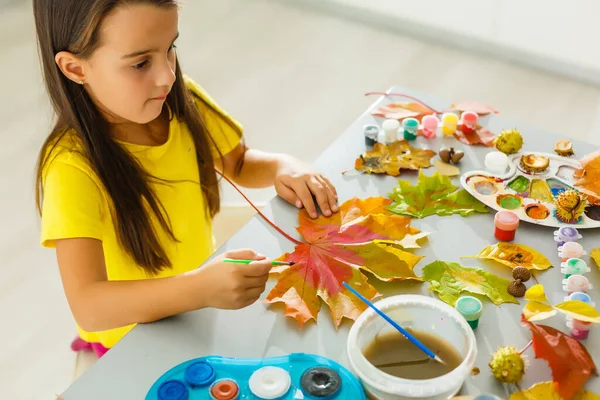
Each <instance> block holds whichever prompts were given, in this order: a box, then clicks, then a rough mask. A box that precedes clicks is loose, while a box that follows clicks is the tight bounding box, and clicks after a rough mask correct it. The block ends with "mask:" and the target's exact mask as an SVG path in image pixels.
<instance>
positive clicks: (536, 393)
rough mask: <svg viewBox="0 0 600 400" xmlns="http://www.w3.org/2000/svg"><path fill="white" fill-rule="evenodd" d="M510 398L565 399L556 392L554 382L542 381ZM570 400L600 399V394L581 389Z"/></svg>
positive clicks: (522, 399) (535, 399)
mask: <svg viewBox="0 0 600 400" xmlns="http://www.w3.org/2000/svg"><path fill="white" fill-rule="evenodd" d="M509 400H563V398H562V397H560V396H559V395H558V393H556V391H555V390H554V385H553V383H552V382H542V383H536V384H535V385H533V386H532V387H530V388H529V389H527V390H520V391H518V392H515V393H513V394H512V395H511V396H510V399H509ZM570 400H600V396H598V395H597V394H595V393H592V392H588V391H587V390H584V389H581V390H580V391H579V392H577V394H576V395H575V396H573V397H572V398H571V399H570Z"/></svg>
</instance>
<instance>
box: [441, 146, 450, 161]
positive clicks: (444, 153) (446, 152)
mask: <svg viewBox="0 0 600 400" xmlns="http://www.w3.org/2000/svg"><path fill="white" fill-rule="evenodd" d="M440 158H441V159H442V161H443V162H445V163H446V164H448V163H449V162H450V158H451V156H450V149H449V148H447V147H442V148H441V149H440Z"/></svg>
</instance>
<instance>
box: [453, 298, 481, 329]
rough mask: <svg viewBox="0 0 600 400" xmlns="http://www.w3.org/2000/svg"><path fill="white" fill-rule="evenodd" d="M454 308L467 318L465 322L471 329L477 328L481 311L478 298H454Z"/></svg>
mask: <svg viewBox="0 0 600 400" xmlns="http://www.w3.org/2000/svg"><path fill="white" fill-rule="evenodd" d="M454 308H456V310H457V311H458V312H459V313H460V315H462V316H463V317H464V318H465V319H466V320H467V323H468V324H469V326H470V327H471V328H472V329H473V330H475V329H477V326H479V317H481V313H482V311H483V304H481V301H479V299H478V298H476V297H473V296H462V297H460V298H459V299H458V300H456V304H455V306H454Z"/></svg>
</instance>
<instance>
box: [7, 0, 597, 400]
mask: <svg viewBox="0 0 600 400" xmlns="http://www.w3.org/2000/svg"><path fill="white" fill-rule="evenodd" d="M291 4H293V2H290V1H288V2H285V4H283V3H282V2H280V1H279V2H278V1H275V0H271V1H270V0H219V1H210V0H194V1H187V2H186V4H185V5H184V7H183V11H182V13H183V14H182V20H181V39H180V41H179V54H180V58H181V59H182V63H183V66H184V70H185V71H186V73H187V74H189V75H191V76H192V77H193V78H195V79H196V80H198V81H199V82H200V83H201V84H202V85H204V86H205V87H206V88H207V89H208V90H209V92H210V93H211V94H212V95H213V96H214V97H215V98H216V99H217V100H218V101H219V102H220V103H221V104H222V105H223V106H225V107H226V108H227V109H228V110H229V111H230V112H231V113H232V114H234V115H236V116H237V117H238V118H239V119H240V120H241V121H242V122H243V123H244V125H245V127H246V132H247V133H246V135H247V140H248V142H249V143H250V144H251V145H252V146H255V147H258V148H261V149H265V150H272V151H278V152H288V153H293V154H295V155H297V156H298V157H301V158H303V159H306V160H312V159H314V158H315V157H316V156H317V155H318V154H319V153H320V152H321V151H322V150H323V148H324V147H326V146H327V145H328V144H329V143H330V142H331V141H332V140H333V139H334V138H335V137H336V136H337V135H339V134H340V133H341V132H342V131H343V130H344V128H345V127H346V126H347V125H348V124H349V123H350V122H351V121H352V120H353V119H354V118H356V117H357V115H358V114H359V113H361V112H362V111H363V110H364V109H365V108H366V107H367V106H368V105H369V104H370V103H371V101H372V100H373V99H371V98H365V97H364V96H363V94H364V93H365V92H367V91H373V90H385V89H386V88H388V87H389V86H391V85H392V84H399V85H403V86H406V87H411V88H414V89H418V90H423V91H427V92H430V93H432V94H436V95H437V96H438V97H440V98H444V99H447V100H448V101H449V102H452V101H459V100H472V101H480V102H484V103H487V104H490V105H492V106H494V107H495V108H497V109H499V110H501V111H502V112H503V114H504V115H506V116H509V117H511V118H514V119H517V120H521V121H523V122H527V123H529V124H533V125H537V126H540V127H542V128H545V129H547V130H552V131H556V132H559V133H562V135H563V136H565V137H573V138H579V139H585V140H587V141H589V142H591V143H594V144H595V145H599V144H600V89H599V88H597V87H590V86H586V85H584V84H581V83H578V82H574V81H570V80H567V79H564V78H561V77H557V76H551V75H548V74H544V73H540V72H538V71H535V70H528V69H523V68H520V67H516V66H513V65H507V64H504V63H501V62H498V61H494V60H491V59H487V58H481V57H480V56H477V55H471V54H466V53H463V52H460V51H455V50H453V49H449V48H443V47H440V46H437V45H435V44H432V43H425V42H420V41H417V40H415V39H411V38H406V37H402V36H398V35H397V34H395V33H394V32H390V31H383V30H378V29H377V28H376V27H373V26H366V25H360V24H358V23H356V22H349V21H345V20H343V19H339V18H337V17H335V16H332V15H326V14H322V13H320V12H317V11H313V10H310V9H308V8H306V7H304V6H298V7H296V6H293V5H291ZM0 49H1V54H2V61H1V64H0V68H1V70H0V72H1V73H0V88H1V89H2V94H3V95H2V96H1V97H0V118H1V120H2V127H1V128H0V138H1V139H2V146H0V181H1V182H2V200H1V201H2V207H0V221H1V222H2V223H1V224H0V273H1V275H0V276H1V278H0V315H2V322H0V342H1V343H3V347H2V350H1V351H0V387H1V388H2V390H1V392H2V394H3V397H4V398H10V399H14V400H21V399H23V400H31V399H50V398H52V396H53V395H54V394H55V393H60V392H61V391H62V390H64V389H65V388H66V387H67V386H68V385H69V383H70V382H71V380H72V377H73V374H74V366H75V362H74V360H75V356H74V354H73V353H71V352H70V350H69V343H70V340H71V338H72V335H73V333H74V329H73V325H72V322H71V318H70V313H69V310H68V307H67V304H66V301H65V299H64V295H63V292H62V289H61V285H60V280H59V277H58V273H57V269H56V265H55V261H54V255H53V254H52V252H50V251H46V250H43V249H41V248H40V246H39V244H38V228H39V221H38V218H37V215H36V213H35V209H34V203H33V170H34V164H35V159H36V156H37V151H38V149H39V146H40V144H41V142H42V140H43V138H44V136H45V135H46V134H47V132H48V128H49V124H50V120H51V113H50V111H49V110H48V106H47V103H46V100H45V93H44V89H43V86H42V84H41V78H40V74H39V69H38V62H37V56H36V44H35V35H34V31H33V19H32V16H31V10H30V2H15V3H14V5H13V6H12V8H8V9H2V10H1V14H0ZM524 133H525V134H526V132H524ZM271 194H272V192H271V191H270V190H266V191H254V192H252V198H253V199H254V200H257V201H264V200H267V199H268V198H269V196H270V195H271ZM224 197H225V198H224V200H225V201H226V202H227V203H229V204H234V203H239V202H240V199H239V197H237V195H235V194H234V193H233V192H231V191H229V190H227V191H226V193H225V196H224ZM247 214H248V213H247V212H244V211H243V210H242V211H240V210H233V211H232V210H227V209H226V210H225V212H224V213H223V215H221V216H220V218H219V219H218V220H217V222H216V223H217V224H218V225H219V226H218V228H217V232H218V236H219V240H220V241H222V240H224V239H225V238H226V237H227V236H228V235H229V234H230V233H231V232H232V231H235V229H236V227H237V226H238V225H239V223H241V222H243V221H244V218H247V217H246V216H245V215H247ZM240 215H244V217H241V216H240Z"/></svg>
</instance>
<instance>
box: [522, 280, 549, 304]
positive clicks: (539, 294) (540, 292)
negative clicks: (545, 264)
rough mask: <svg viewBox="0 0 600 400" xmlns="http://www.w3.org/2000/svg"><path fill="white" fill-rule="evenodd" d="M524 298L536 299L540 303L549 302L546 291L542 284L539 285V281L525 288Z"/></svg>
mask: <svg viewBox="0 0 600 400" xmlns="http://www.w3.org/2000/svg"><path fill="white" fill-rule="evenodd" d="M525 300H529V301H538V302H540V303H546V304H547V303H550V302H549V301H548V298H547V297H546V291H545V290H544V286H543V285H540V284H539V283H538V284H537V285H533V286H532V287H530V288H529V289H527V291H526V292H525Z"/></svg>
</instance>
